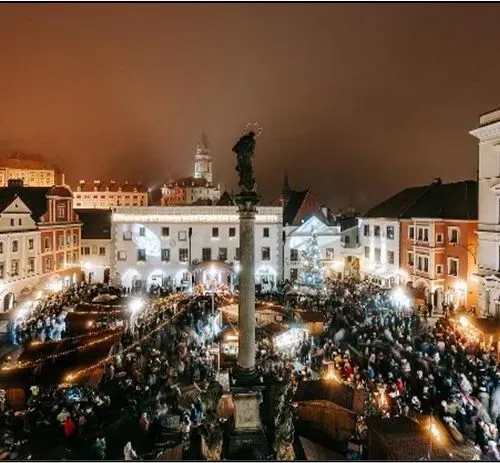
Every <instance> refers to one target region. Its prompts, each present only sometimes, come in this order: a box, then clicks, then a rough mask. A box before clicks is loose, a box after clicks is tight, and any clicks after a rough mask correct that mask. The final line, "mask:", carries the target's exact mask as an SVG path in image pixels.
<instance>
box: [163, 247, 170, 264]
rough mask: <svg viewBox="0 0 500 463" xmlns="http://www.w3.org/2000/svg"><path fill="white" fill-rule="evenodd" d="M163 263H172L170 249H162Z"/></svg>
mask: <svg viewBox="0 0 500 463" xmlns="http://www.w3.org/2000/svg"><path fill="white" fill-rule="evenodd" d="M161 261H162V262H169V261H170V249H162V250H161Z"/></svg>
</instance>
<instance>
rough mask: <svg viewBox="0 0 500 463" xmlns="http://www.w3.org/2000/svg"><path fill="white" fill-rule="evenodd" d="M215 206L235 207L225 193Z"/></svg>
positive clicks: (228, 195)
mask: <svg viewBox="0 0 500 463" xmlns="http://www.w3.org/2000/svg"><path fill="white" fill-rule="evenodd" d="M216 206H235V204H234V201H233V198H232V197H231V195H230V194H229V193H228V192H227V191H224V193H222V196H221V197H220V198H219V200H218V201H217V203H216Z"/></svg>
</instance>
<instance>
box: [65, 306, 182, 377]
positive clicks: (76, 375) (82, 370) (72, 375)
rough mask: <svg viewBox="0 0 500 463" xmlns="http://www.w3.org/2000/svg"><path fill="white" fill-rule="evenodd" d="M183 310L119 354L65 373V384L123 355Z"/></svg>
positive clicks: (175, 317) (173, 319)
mask: <svg viewBox="0 0 500 463" xmlns="http://www.w3.org/2000/svg"><path fill="white" fill-rule="evenodd" d="M184 311H185V309H184V310H182V311H180V312H179V313H178V314H176V315H174V316H173V317H172V318H171V319H170V320H167V321H166V322H164V323H162V324H160V325H158V326H157V327H156V328H155V329H154V330H152V331H150V332H149V333H148V334H146V335H145V336H143V337H142V338H141V339H139V340H138V341H136V342H134V343H133V344H131V345H130V346H128V347H126V348H125V349H123V351H122V353H121V354H115V355H108V356H107V357H105V358H103V359H101V360H99V361H98V362H97V363H95V364H94V365H91V366H89V367H86V368H82V369H81V370H77V371H75V372H73V373H70V374H68V375H66V378H64V379H65V384H71V383H73V382H74V381H75V379H77V378H78V377H79V376H82V375H83V374H85V373H89V372H90V371H92V370H95V369H96V368H98V367H100V366H101V365H104V364H105V363H107V362H109V361H111V360H115V359H116V358H118V356H119V355H123V354H125V353H127V352H129V351H130V350H132V349H134V348H135V347H138V346H140V345H141V344H142V343H143V342H144V341H145V340H146V339H147V338H149V337H150V336H151V335H153V334H154V333H156V332H157V331H159V330H161V329H162V328H163V327H164V326H166V325H168V324H170V323H173V322H174V321H175V320H176V319H177V318H178V317H179V316H180V315H181V314H183V313H184Z"/></svg>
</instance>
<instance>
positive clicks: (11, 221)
mask: <svg viewBox="0 0 500 463" xmlns="http://www.w3.org/2000/svg"><path fill="white" fill-rule="evenodd" d="M14 223H15V222H14V219H10V226H11V227H13V226H14Z"/></svg>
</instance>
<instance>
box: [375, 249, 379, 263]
mask: <svg viewBox="0 0 500 463" xmlns="http://www.w3.org/2000/svg"><path fill="white" fill-rule="evenodd" d="M375 262H380V248H375Z"/></svg>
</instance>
